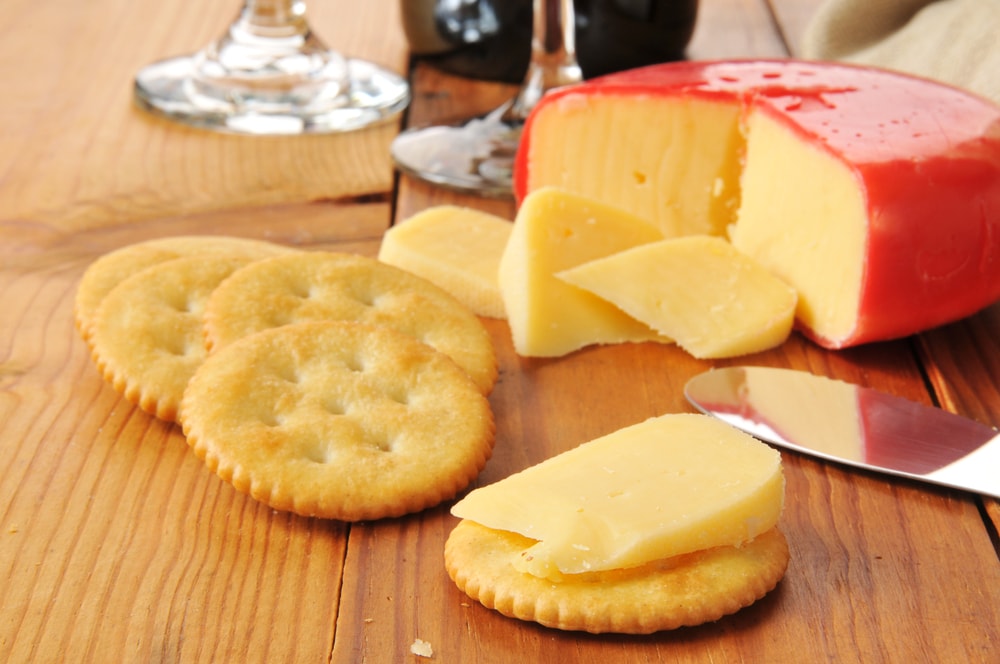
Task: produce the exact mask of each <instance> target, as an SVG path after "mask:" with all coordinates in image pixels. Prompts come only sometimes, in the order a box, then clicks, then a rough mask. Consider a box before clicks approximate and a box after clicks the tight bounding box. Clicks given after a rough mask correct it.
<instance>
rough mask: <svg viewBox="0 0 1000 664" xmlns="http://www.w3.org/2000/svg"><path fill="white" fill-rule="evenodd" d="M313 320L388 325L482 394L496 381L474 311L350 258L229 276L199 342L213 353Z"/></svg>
mask: <svg viewBox="0 0 1000 664" xmlns="http://www.w3.org/2000/svg"><path fill="white" fill-rule="evenodd" d="M311 320H348V321H358V322H363V323H368V324H372V325H384V326H388V327H391V328H393V329H395V330H397V331H400V332H403V333H405V334H408V335H410V336H412V337H414V338H416V339H418V340H420V341H422V342H424V343H426V344H428V345H430V346H432V347H434V348H436V349H437V350H439V351H441V352H443V353H444V354H445V355H447V356H448V357H450V358H451V359H453V360H454V361H455V362H456V363H457V364H458V365H459V366H460V367H462V368H463V369H464V370H465V371H466V372H468V374H469V375H470V376H471V377H472V379H473V380H474V381H475V383H476V384H477V385H478V386H479V388H480V390H481V391H482V392H483V393H484V394H488V393H489V392H490V390H491V389H492V388H493V384H494V383H495V382H496V378H497V360H496V355H495V353H494V350H493V343H492V340H491V339H490V337H489V334H488V332H487V331H486V328H485V327H484V326H483V324H482V323H481V322H480V321H479V319H478V318H476V316H475V315H474V314H473V313H472V312H470V311H469V310H468V309H467V308H466V307H464V306H463V305H462V304H461V303H459V302H458V301H457V300H456V299H455V298H454V297H452V296H451V295H450V294H448V293H447V292H445V291H444V290H443V289H441V288H439V287H437V286H435V285H434V284H432V283H430V282H429V281H427V280H425V279H423V278H421V277H417V276H416V275H413V274H410V273H408V272H405V271H404V270H401V269H399V268H396V267H393V266H391V265H387V264H385V263H381V262H379V261H377V260H375V259H372V258H367V257H364V256H359V255H354V254H346V253H336V252H319V251H317V252H308V253H301V254H297V255H294V256H276V257H274V258H269V259H266V260H263V261H259V262H257V263H255V264H253V265H250V266H247V267H246V268H245V269H242V270H240V271H239V272H237V273H235V274H233V276H232V277H231V278H230V279H227V280H226V283H224V284H223V285H222V286H221V287H220V288H219V289H218V290H217V291H216V292H215V293H214V294H213V295H212V298H211V300H210V301H209V304H208V307H207V310H206V313H205V340H206V344H207V345H208V347H209V349H211V350H214V349H216V348H222V347H225V346H226V345H228V344H231V343H232V342H233V341H235V340H237V339H240V338H242V337H245V336H247V335H249V334H253V333H254V332H258V331H261V330H265V329H268V328H272V327H278V326H281V325H286V324H289V323H295V322H304V321H311Z"/></svg>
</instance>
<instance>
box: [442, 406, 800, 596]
mask: <svg viewBox="0 0 1000 664" xmlns="http://www.w3.org/2000/svg"><path fill="white" fill-rule="evenodd" d="M783 504H784V476H783V474H782V470H781V456H780V455H779V454H778V452H776V451H775V450H773V449H771V448H770V447H768V446H766V445H764V444H763V443H761V442H759V441H757V440H755V439H754V438H752V437H750V436H748V435H746V434H744V433H742V432H740V431H737V430H736V429H734V428H732V427H730V426H729V425H727V424H724V423H723V422H721V421H719V420H716V419H714V418H711V417H708V416H706V415H691V414H672V415H663V416H660V417H656V418H652V419H649V420H646V421H645V422H641V423H639V424H636V425H633V426H630V427H626V428H624V429H620V430H619V431H616V432H614V433H611V434H609V435H607V436H603V437H601V438H597V439H595V440H593V441H591V442H588V443H584V444H583V445H580V446H579V447H577V448H575V449H572V450H570V451H568V452H564V453H562V454H560V455H558V456H555V457H552V458H551V459H548V460H546V461H543V462H542V463H540V464H538V465H536V466H533V467H531V468H528V469H526V470H524V471H521V472H520V473H517V474H515V475H511V476H509V477H507V478H506V479H503V480H500V481H499V482H496V483H494V484H491V485H489V486H486V487H483V488H480V489H476V490H475V491H472V492H471V493H470V494H468V495H467V496H466V497H465V498H463V499H462V500H461V501H459V502H458V503H457V504H455V506H454V507H453V508H452V514H454V515H455V516H458V517H461V518H463V519H469V520H472V521H475V522H477V523H479V524H481V525H483V526H486V527H488V528H492V529H494V530H504V531H508V532H515V533H519V534H521V535H523V536H525V537H528V538H531V539H534V540H537V544H535V545H533V546H532V547H531V548H529V549H528V550H527V551H526V554H525V556H524V557H523V558H522V560H521V561H520V562H519V563H518V566H519V567H520V568H521V569H522V571H525V572H528V573H530V574H533V575H535V576H540V577H550V578H558V577H559V575H561V574H575V573H582V572H591V571H598V570H608V569H620V568H627V567H632V566H636V565H641V564H643V563H646V562H649V561H652V560H660V559H664V558H670V557H672V556H676V555H680V554H683V553H690V552H693V551H700V550H702V549H707V548H710V547H716V546H739V545H740V544H742V543H744V542H747V541H749V540H751V539H753V538H754V537H756V536H757V535H759V534H760V533H763V532H765V531H767V530H769V529H771V528H773V527H774V526H775V525H776V524H777V522H778V519H779V517H780V515H781V511H782V507H783Z"/></svg>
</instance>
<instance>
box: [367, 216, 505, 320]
mask: <svg viewBox="0 0 1000 664" xmlns="http://www.w3.org/2000/svg"><path fill="white" fill-rule="evenodd" d="M510 231H511V223H510V222H509V221H508V220H506V219H503V218H501V217H497V216H495V215H492V214H488V213H486V212H480V211H479V210H473V209H471V208H465V207H458V206H455V205H439V206H436V207H432V208H428V209H426V210H424V211H423V212H420V213H418V214H415V215H413V216H412V217H410V218H408V219H406V220H405V221H402V222H400V223H398V224H396V225H395V226H393V227H392V228H390V229H389V230H388V231H386V233H385V236H384V237H383V238H382V246H381V248H380V249H379V254H378V258H379V260H380V261H383V262H385V263H389V264H390V265H395V266H396V267H399V268H402V269H404V270H407V271H409V272H412V273H413V274H416V275H418V276H421V277H423V278H424V279H427V280H428V281H431V282H433V283H435V284H437V285H438V286H439V287H440V288H442V289H444V290H446V291H448V292H449V293H451V294H452V295H453V296H454V297H455V299H457V300H458V301H459V302H461V303H462V304H464V305H465V306H467V307H468V308H469V309H470V310H471V311H472V312H473V313H475V314H476V315H478V316H485V317H488V318H506V313H505V312H504V307H503V300H502V298H501V297H500V287H499V285H498V284H497V271H498V270H499V267H500V256H501V255H502V254H503V250H504V248H505V247H506V246H507V240H508V238H509V237H510Z"/></svg>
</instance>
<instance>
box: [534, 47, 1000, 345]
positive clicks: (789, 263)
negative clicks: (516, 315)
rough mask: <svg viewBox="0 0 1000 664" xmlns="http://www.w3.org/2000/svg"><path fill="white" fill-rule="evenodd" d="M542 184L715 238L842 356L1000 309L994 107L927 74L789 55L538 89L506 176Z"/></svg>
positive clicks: (662, 68) (999, 134) (999, 173)
mask: <svg viewBox="0 0 1000 664" xmlns="http://www.w3.org/2000/svg"><path fill="white" fill-rule="evenodd" d="M514 175H515V194H516V196H517V197H518V199H519V200H523V199H524V197H525V196H527V194H528V193H529V192H531V191H534V190H537V189H539V188H542V187H546V186H555V187H560V188H562V189H565V190H568V191H571V192H577V193H581V194H585V195H587V196H590V197H593V198H595V199H597V200H600V201H602V202H604V203H608V204H611V205H614V206H617V207H620V208H622V209H624V210H626V211H628V212H631V213H632V214H635V215H637V216H640V217H642V218H645V219H647V220H650V221H653V222H654V223H656V224H657V225H658V226H659V227H660V228H661V229H662V231H663V233H664V235H666V236H668V237H670V236H678V235H690V234H712V235H721V236H724V237H728V238H729V239H730V240H731V241H732V243H733V244H734V245H735V246H736V248H737V249H739V250H741V251H743V252H744V253H746V254H748V255H749V256H751V257H752V258H754V259H756V260H757V261H758V262H759V263H761V264H762V265H763V266H765V267H766V268H768V269H770V270H771V271H772V272H774V273H775V274H776V275H777V276H779V277H781V278H782V279H784V280H785V281H786V282H788V283H789V284H790V285H791V286H793V287H794V288H795V289H796V290H797V292H798V294H799V301H798V306H797V310H796V321H797V325H798V326H799V327H800V329H802V330H803V331H804V332H805V333H806V334H807V335H809V336H810V337H812V338H813V339H814V340H815V341H816V342H818V343H819V344H820V345H822V346H825V347H828V348H842V347H847V346H853V345H857V344H861V343H866V342H871V341H878V340H884V339H890V338H896V337H901V336H906V335H909V334H912V333H915V332H918V331H921V330H925V329H928V328H931V327H934V326H937V325H940V324H943V323H947V322H951V321H954V320H957V319H959V318H962V317H964V316H966V315H969V314H971V313H974V312H976V311H978V310H979V309H981V308H983V307H984V306H986V305H988V304H990V303H992V302H994V301H996V300H998V299H1000V107H997V106H996V105H995V104H993V103H991V102H989V101H987V100H985V99H982V98H980V97H977V96H975V95H973V94H970V93H967V92H964V91H962V90H958V89H955V88H952V87H949V86H946V85H943V84H939V83H935V82H932V81H929V80H925V79H920V78H915V77H911V76H905V75H901V74H896V73H891V72H887V71H881V70H876V69H870V68H862V67H856V66H850V65H839V64H830V63H818V62H803V61H795V60H780V61H768V60H763V61H761V60H754V61H749V60H748V61H727V62H683V63H670V64H664V65H654V66H652V67H645V68H642V69H637V70H632V71H629V72H623V73H620V74H613V75H610V76H606V77H603V78H598V79H594V80H592V81H588V82H585V83H582V84H579V85H575V86H570V87H567V88H563V89H561V90H558V91H555V92H553V93H550V94H549V95H547V96H546V97H545V98H544V99H543V100H542V101H541V103H540V104H539V105H538V106H537V107H536V108H535V110H534V111H533V113H532V115H531V116H530V117H529V118H528V121H527V123H526V125H525V130H524V134H523V138H522V143H521V147H520V149H519V152H518V155H517V161H516V164H515V174H514Z"/></svg>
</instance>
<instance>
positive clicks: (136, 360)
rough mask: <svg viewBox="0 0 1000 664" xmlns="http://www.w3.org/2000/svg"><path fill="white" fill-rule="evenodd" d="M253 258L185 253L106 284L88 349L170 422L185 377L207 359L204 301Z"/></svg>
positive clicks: (109, 376) (120, 384) (126, 390)
mask: <svg viewBox="0 0 1000 664" xmlns="http://www.w3.org/2000/svg"><path fill="white" fill-rule="evenodd" d="M252 260H253V259H251V258H247V257H243V256H221V255H205V256H189V257H185V258H174V259H171V260H167V261H164V262H161V263H157V264H155V265H153V266H151V267H148V268H146V269H145V270H142V271H140V272H137V273H135V274H133V275H132V276H130V277H128V278H127V279H125V280H124V281H122V282H121V283H120V284H118V285H117V286H115V287H114V288H113V289H111V291H110V292H108V294H107V295H106V296H105V297H104V298H103V300H102V302H101V304H100V306H99V307H98V309H97V311H96V312H95V315H94V321H93V328H92V335H91V339H90V343H91V347H92V355H93V359H94V362H95V363H96V364H97V366H98V368H99V369H100V371H101V373H102V374H103V375H104V378H105V379H106V380H107V381H108V382H109V383H111V385H112V386H113V387H114V389H115V390H116V391H117V392H119V393H120V394H121V395H122V396H124V397H125V399H126V400H128V401H129V402H130V403H133V404H136V405H138V406H139V407H140V408H142V410H144V411H146V412H147V413H150V414H151V415H155V416H156V417H158V418H160V419H162V420H167V421H173V420H175V419H176V415H177V408H178V406H179V404H180V401H181V397H182V396H183V395H184V388H185V386H186V385H187V382H188V380H189V379H190V378H191V376H192V375H193V374H194V370H195V369H196V368H197V367H198V365H200V364H201V362H202V360H203V359H204V358H205V345H204V341H203V336H202V330H203V320H202V314H203V312H204V307H205V302H206V301H207V300H208V296H209V294H210V293H211V292H212V291H213V290H214V289H215V288H216V286H218V284H219V283H220V282H221V281H222V280H223V279H225V278H226V277H227V276H229V274H231V273H232V272H233V271H235V270H236V269H238V268H240V267H242V266H243V265H246V264H247V263H249V262H251V261H252Z"/></svg>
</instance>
